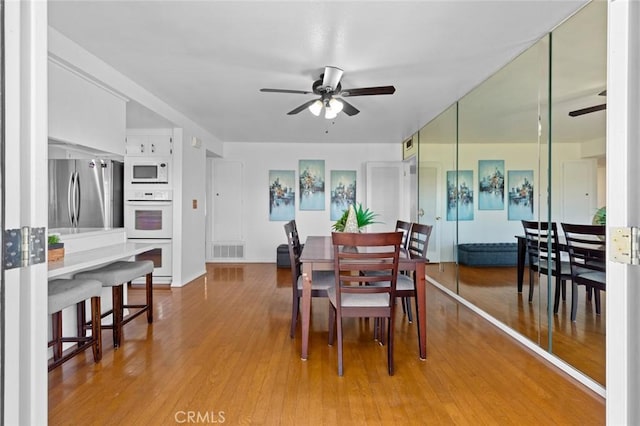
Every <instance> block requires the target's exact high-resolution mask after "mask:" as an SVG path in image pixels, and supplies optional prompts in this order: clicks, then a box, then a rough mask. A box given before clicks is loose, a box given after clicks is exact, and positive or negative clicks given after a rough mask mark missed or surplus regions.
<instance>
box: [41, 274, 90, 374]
mask: <svg viewBox="0 0 640 426" xmlns="http://www.w3.org/2000/svg"><path fill="white" fill-rule="evenodd" d="M48 289H49V298H48V312H49V315H51V319H52V324H51V340H50V341H49V342H48V347H53V358H52V359H51V361H50V362H49V367H48V369H49V371H51V370H53V369H54V368H56V367H57V366H59V365H61V364H62V363H63V362H65V361H67V360H69V359H71V358H72V357H74V356H76V355H78V354H79V353H82V352H84V350H85V349H87V348H89V347H91V348H92V349H93V361H94V362H99V361H100V360H101V359H102V336H101V332H100V294H101V293H102V285H101V284H100V282H99V281H95V280H80V279H73V280H68V279H58V280H51V281H49V283H48ZM89 299H91V328H92V330H91V336H89V337H87V335H86V330H85V327H84V324H85V317H84V315H85V309H84V305H85V302H86V301H87V300H89ZM73 305H76V309H77V318H78V325H77V335H76V336H73V337H63V336H62V310H63V309H65V308H68V307H70V306H73ZM63 343H77V345H76V346H75V347H72V348H69V349H68V350H67V351H63V350H62V349H63V348H62V345H63Z"/></svg>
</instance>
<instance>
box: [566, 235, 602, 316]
mask: <svg viewBox="0 0 640 426" xmlns="http://www.w3.org/2000/svg"><path fill="white" fill-rule="evenodd" d="M562 229H563V231H564V235H565V237H566V239H567V247H568V250H569V261H570V264H571V282H572V283H573V288H572V295H571V321H575V320H576V314H577V311H578V286H579V285H584V286H585V287H586V288H587V293H588V294H591V290H593V291H594V294H595V299H596V314H597V315H599V314H600V290H602V291H606V289H607V262H606V252H607V251H606V242H605V241H606V239H605V236H606V229H605V227H604V226H602V225H572V224H568V223H563V224H562Z"/></svg>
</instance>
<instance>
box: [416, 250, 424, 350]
mask: <svg viewBox="0 0 640 426" xmlns="http://www.w3.org/2000/svg"><path fill="white" fill-rule="evenodd" d="M425 276H426V269H425V264H424V263H423V262H418V263H417V264H416V271H415V286H416V300H417V308H418V312H416V321H417V322H418V348H419V350H420V359H422V360H425V359H427V290H426V285H427V282H426V279H425Z"/></svg>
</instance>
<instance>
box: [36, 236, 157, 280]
mask: <svg viewBox="0 0 640 426" xmlns="http://www.w3.org/2000/svg"><path fill="white" fill-rule="evenodd" d="M156 247H157V245H156V244H155V243H152V242H145V243H133V242H124V243H119V244H112V245H107V246H103V247H99V248H95V249H91V250H84V251H79V252H75V253H70V254H65V256H64V258H62V259H61V260H59V261H57V262H50V263H49V272H48V278H57V277H62V276H63V275H68V274H73V273H76V272H80V271H83V270H86V269H92V268H95V267H97V266H100V265H103V264H106V263H110V262H115V261H116V260H124V259H128V258H130V257H131V256H135V255H136V254H140V253H144V252H146V251H149V250H151V249H154V248H156Z"/></svg>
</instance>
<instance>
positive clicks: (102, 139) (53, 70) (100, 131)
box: [48, 59, 126, 156]
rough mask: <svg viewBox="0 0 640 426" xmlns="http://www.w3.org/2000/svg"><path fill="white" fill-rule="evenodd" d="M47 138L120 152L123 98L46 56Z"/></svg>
mask: <svg viewBox="0 0 640 426" xmlns="http://www.w3.org/2000/svg"><path fill="white" fill-rule="evenodd" d="M48 64H49V139H52V140H55V141H59V142H64V143H69V144H74V145H79V146H83V147H88V148H91V149H92V150H96V151H100V152H106V153H112V154H117V155H121V156H122V155H124V140H125V134H126V99H125V98H123V97H122V96H119V95H118V94H116V93H114V92H112V91H110V90H109V89H107V88H105V87H102V86H101V85H100V84H99V83H97V82H94V81H92V80H90V79H89V78H86V77H84V76H82V75H81V74H79V73H78V72H76V71H74V70H72V69H70V68H68V67H66V66H64V65H61V64H59V63H57V62H54V61H52V60H51V59H49V62H48Z"/></svg>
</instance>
